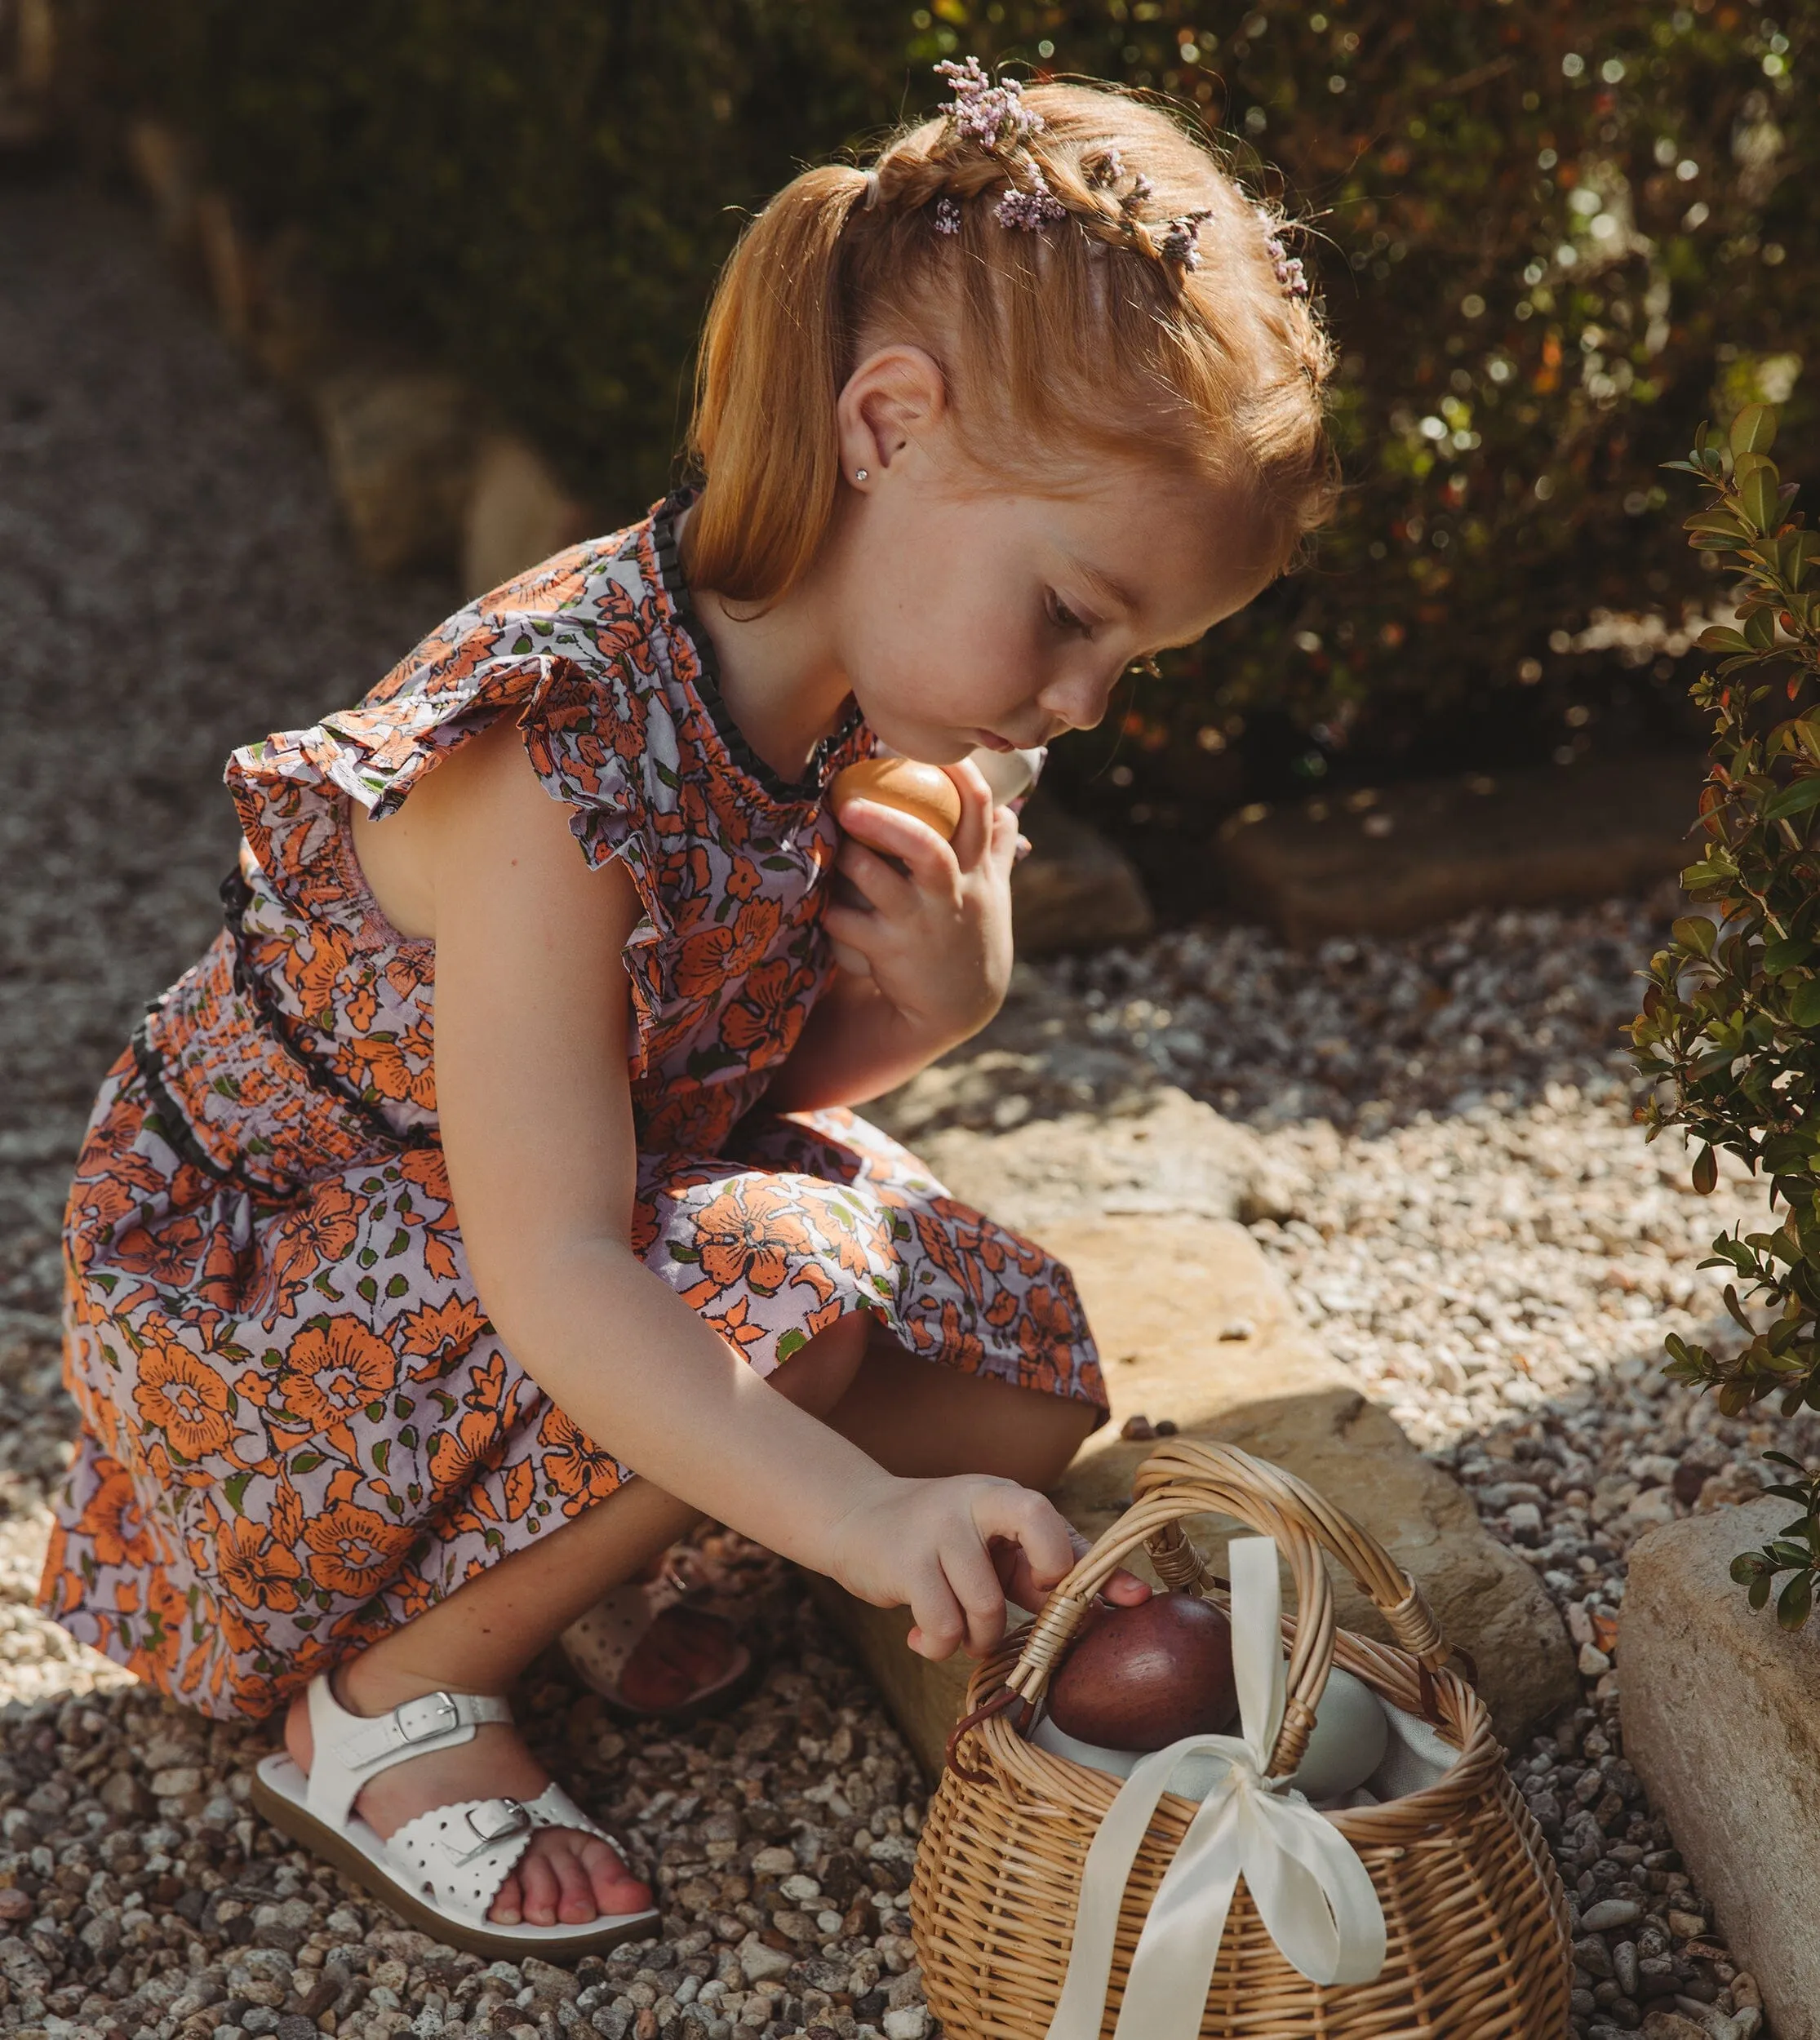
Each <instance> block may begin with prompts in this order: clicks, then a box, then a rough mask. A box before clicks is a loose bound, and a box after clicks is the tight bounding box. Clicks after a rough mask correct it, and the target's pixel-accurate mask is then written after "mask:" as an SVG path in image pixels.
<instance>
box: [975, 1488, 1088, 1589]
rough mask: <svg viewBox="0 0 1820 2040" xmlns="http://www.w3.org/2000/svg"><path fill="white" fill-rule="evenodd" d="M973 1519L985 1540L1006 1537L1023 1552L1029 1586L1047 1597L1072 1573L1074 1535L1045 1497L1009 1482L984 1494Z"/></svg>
mask: <svg viewBox="0 0 1820 2040" xmlns="http://www.w3.org/2000/svg"><path fill="white" fill-rule="evenodd" d="M974 1521H975V1522H976V1523H979V1527H980V1529H981V1531H982V1532H983V1533H984V1534H985V1535H986V1536H988V1537H1006V1538H1010V1539H1011V1540H1012V1541H1014V1542H1015V1543H1016V1544H1017V1545H1018V1546H1019V1547H1020V1548H1021V1550H1023V1554H1024V1558H1025V1559H1026V1561H1027V1562H1028V1565H1029V1567H1030V1577H1031V1581H1032V1584H1033V1585H1036V1586H1037V1587H1038V1588H1040V1589H1041V1590H1042V1591H1043V1592H1044V1593H1045V1594H1046V1593H1047V1592H1048V1591H1049V1590H1050V1588H1051V1587H1053V1586H1057V1585H1060V1583H1061V1582H1062V1581H1063V1580H1065V1579H1066V1578H1067V1577H1068V1575H1069V1573H1070V1572H1072V1571H1073V1570H1074V1562H1075V1558H1076V1552H1075V1548H1074V1538H1075V1536H1076V1532H1075V1529H1074V1527H1073V1525H1072V1523H1069V1521H1068V1519H1067V1517H1065V1516H1064V1515H1063V1514H1062V1512H1061V1510H1059V1509H1058V1508H1057V1507H1056V1506H1055V1505H1054V1502H1052V1501H1049V1500H1048V1499H1047V1498H1046V1497H1045V1496H1042V1495H1039V1494H1037V1492H1035V1491H1034V1490H1033V1489H1032V1488H1019V1487H1016V1486H1014V1485H1013V1484H1012V1483H1011V1482H1010V1481H1006V1482H1005V1483H1004V1484H1003V1487H1002V1488H987V1489H985V1490H983V1492H982V1493H981V1495H980V1497H979V1501H976V1502H975V1504H974Z"/></svg>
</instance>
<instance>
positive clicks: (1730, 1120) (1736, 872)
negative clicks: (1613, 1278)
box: [1630, 404, 1820, 1628]
mask: <svg viewBox="0 0 1820 2040" xmlns="http://www.w3.org/2000/svg"><path fill="white" fill-rule="evenodd" d="M1775 432H1776V417H1775V413H1774V412H1773V410H1771V409H1770V408H1769V406H1766V405H1760V404H1758V405H1751V406H1749V407H1747V409H1746V410H1742V411H1741V412H1740V413H1739V415H1738V419H1737V420H1736V422H1735V423H1734V424H1733V427H1732V429H1731V434H1730V440H1729V447H1726V448H1723V449H1722V448H1721V447H1720V446H1717V445H1716V444H1714V443H1713V442H1712V441H1711V438H1710V437H1709V435H1708V432H1707V428H1705V427H1704V426H1702V428H1701V429H1700V431H1699V433H1698V436H1697V437H1696V439H1695V441H1694V446H1693V453H1692V455H1691V456H1690V457H1689V459H1686V460H1685V461H1675V462H1672V463H1670V464H1671V466H1672V467H1674V468H1678V469H1680V470H1681V471H1682V472H1686V473H1689V474H1691V475H1693V476H1694V477H1696V479H1697V480H1698V481H1699V482H1700V483H1701V485H1702V489H1703V490H1704V493H1705V498H1706V501H1705V503H1704V505H1703V507H1702V508H1701V509H1699V510H1698V511H1697V512H1696V513H1695V514H1694V515H1693V517H1689V519H1688V520H1687V523H1686V527H1685V528H1686V530H1687V531H1688V533H1689V542H1690V543H1691V544H1692V545H1693V546H1694V547H1695V548H1698V549H1699V550H1700V551H1702V552H1714V553H1717V554H1718V555H1719V556H1720V558H1721V560H1722V561H1725V563H1726V565H1729V567H1730V568H1731V570H1733V572H1734V573H1735V574H1737V575H1738V585H1737V588H1736V590H1735V596H1736V601H1737V604H1738V619H1737V622H1736V623H1735V625H1720V626H1715V627H1714V628H1711V629H1709V630H1707V631H1706V632H1704V633H1703V634H1702V636H1701V638H1700V641H1699V642H1700V648H1701V650H1703V651H1707V652H1711V653H1715V654H1719V655H1720V659H1719V663H1718V665H1717V667H1716V670H1714V671H1712V672H1707V673H1706V674H1704V675H1702V677H1701V678H1700V679H1699V680H1698V681H1696V682H1695V684H1694V686H1693V700H1694V703H1695V704H1696V705H1697V706H1698V707H1700V708H1702V709H1703V710H1705V711H1706V712H1707V713H1708V714H1710V715H1711V717H1712V719H1713V729H1714V735H1713V743H1712V747H1711V754H1710V755H1711V760H1712V769H1711V775H1710V777H1709V778H1708V780H1707V786H1706V789H1705V791H1704V792H1703V793H1702V796H1701V801H1700V824H1701V827H1702V830H1703V832H1704V836H1705V840H1704V843H1703V845H1702V851H1701V855H1700V857H1699V858H1698V861H1697V862H1696V863H1693V864H1692V865H1691V866H1689V868H1688V869H1687V870H1686V871H1684V872H1683V873H1682V875H1681V883H1682V885H1684V886H1685V888H1686V889H1687V891H1688V893H1689V894H1690V895H1691V896H1692V897H1693V899H1695V900H1696V901H1698V902H1700V903H1701V904H1702V908H1703V910H1704V911H1702V912H1699V913H1697V914H1689V915H1688V916H1685V917H1684V918H1683V919H1681V920H1677V921H1676V923H1675V925H1674V929H1673V932H1672V939H1671V942H1669V944H1668V946H1667V947H1666V948H1665V949H1663V950H1662V951H1660V952H1659V953H1658V955H1657V956H1655V957H1654V960H1652V962H1651V964H1650V966H1649V985H1648V989H1647V990H1646V991H1645V995H1644V1000H1643V1010H1642V1012H1641V1013H1640V1015H1639V1016H1638V1018H1637V1019H1636V1021H1635V1022H1633V1023H1632V1025H1631V1030H1630V1031H1631V1041H1632V1044H1633V1046H1634V1049H1635V1057H1636V1066H1637V1068H1638V1069H1639V1071H1640V1072H1641V1073H1642V1075H1644V1076H1645V1077H1646V1078H1647V1079H1649V1080H1650V1081H1651V1082H1652V1083H1653V1084H1654V1098H1652V1100H1651V1102H1650V1104H1649V1107H1648V1109H1647V1112H1646V1119H1647V1122H1648V1124H1649V1137H1650V1138H1652V1139H1654V1138H1655V1136H1656V1135H1657V1134H1658V1133H1660V1132H1662V1130H1663V1129H1665V1128H1667V1127H1670V1126H1678V1127H1681V1128H1683V1129H1685V1131H1686V1133H1688V1135H1689V1136H1690V1137H1691V1138H1693V1140H1694V1141H1695V1142H1698V1143H1700V1147H1699V1152H1698V1155H1697V1156H1696V1157H1695V1160H1694V1162H1693V1187H1694V1188H1695V1189H1696V1190H1697V1191H1700V1192H1701V1193H1702V1195H1705V1194H1707V1193H1709V1192H1711V1191H1712V1190H1713V1188H1714V1187H1715V1186H1716V1184H1717V1182H1718V1180H1719V1155H1720V1153H1725V1154H1728V1155H1733V1156H1734V1157H1736V1158H1737V1159H1738V1160H1739V1161H1741V1162H1742V1163H1743V1164H1744V1165H1745V1166H1746V1167H1747V1169H1750V1170H1751V1173H1753V1174H1760V1175H1766V1176H1767V1177H1768V1178H1769V1191H1770V1206H1771V1208H1772V1210H1773V1211H1779V1212H1781V1213H1782V1219H1781V1222H1780V1223H1779V1224H1778V1225H1777V1226H1775V1227H1774V1229H1773V1230H1772V1231H1765V1232H1753V1233H1748V1234H1742V1235H1740V1233H1739V1232H1738V1231H1733V1232H1730V1233H1728V1234H1725V1235H1721V1236H1720V1238H1719V1239H1717V1240H1715V1241H1714V1242H1713V1253H1712V1257H1711V1259H1709V1260H1707V1261H1706V1262H1702V1266H1705V1267H1724V1268H1728V1269H1729V1270H1730V1271H1732V1273H1733V1275H1735V1277H1736V1278H1737V1279H1736V1280H1735V1281H1733V1282H1732V1283H1729V1284H1727V1286H1726V1289H1725V1307H1726V1309H1727V1310H1729V1312H1730V1314H1731V1315H1732V1317H1733V1319H1734V1320H1735V1321H1736V1323H1737V1324H1738V1327H1739V1328H1740V1329H1741V1331H1742V1333H1744V1335H1745V1337H1744V1343H1743V1344H1742V1346H1741V1347H1740V1349H1739V1350H1738V1351H1737V1352H1736V1353H1735V1354H1733V1355H1729V1356H1725V1357H1722V1356H1720V1355H1716V1354H1715V1353H1713V1352H1712V1351H1711V1350H1709V1349H1708V1348H1707V1347H1706V1346H1700V1345H1698V1344H1694V1343H1692V1342H1689V1341H1686V1340H1684V1339H1681V1338H1679V1337H1671V1338H1669V1340H1668V1341H1667V1352H1668V1356H1669V1365H1668V1368H1667V1373H1668V1375H1669V1377H1670V1378H1671V1380H1674V1381H1682V1382H1686V1383H1688V1384H1690V1385H1692V1386H1696V1387H1700V1388H1710V1389H1711V1390H1714V1391H1715V1392H1716V1395H1717V1396H1718V1399H1719V1405H1720V1408H1721V1409H1722V1410H1724V1411H1725V1412H1726V1414H1727V1415H1728V1416H1737V1415H1738V1414H1739V1413H1740V1412H1742V1411H1745V1410H1747V1409H1749V1408H1751V1407H1752V1406H1753V1405H1755V1404H1757V1403H1760V1402H1761V1401H1763V1400H1765V1399H1766V1398H1768V1397H1770V1396H1775V1397H1778V1399H1779V1400H1780V1405H1781V1408H1782V1413H1783V1415H1784V1416H1792V1415H1793V1414H1794V1412H1796V1410H1798V1409H1800V1408H1802V1407H1804V1406H1805V1407H1806V1408H1810V1409H1817V1410H1820V1119H1817V1118H1816V1115H1815V1112H1814V1104H1815V1091H1816V1084H1817V1080H1820V533H1816V532H1813V531H1810V530H1807V529H1806V528H1805V525H1804V519H1803V518H1802V517H1800V516H1799V515H1797V514H1796V511H1795V508H1794V503H1795V497H1796V486H1795V485H1794V484H1793V483H1785V482H1784V481H1782V477H1781V475H1780V474H1779V472H1778V469H1777V468H1776V466H1775V463H1773V461H1772V460H1771V459H1770V458H1769V449H1770V447H1771V446H1772V445H1773V443H1774V440H1775ZM1772 1457H1777V1458H1778V1459H1779V1460H1780V1459H1781V1456H1780V1455H1772ZM1781 1463H1783V1464H1786V1465H1789V1466H1794V1463H1795V1462H1793V1461H1787V1460H1782V1461H1781ZM1796 1470H1797V1471H1799V1470H1800V1469H1799V1468H1796ZM1769 1492H1770V1493H1772V1494H1775V1495H1781V1496H1783V1497H1786V1498H1787V1499H1789V1500H1791V1501H1797V1502H1799V1503H1800V1506H1801V1508H1802V1510H1803V1511H1804V1514H1803V1517H1802V1519H1801V1520H1800V1522H1798V1523H1794V1524H1791V1526H1790V1528H1789V1529H1788V1530H1787V1531H1786V1532H1784V1533H1783V1536H1782V1538H1780V1539H1778V1540H1777V1541H1774V1542H1773V1543H1772V1544H1771V1545H1769V1546H1766V1547H1765V1550H1763V1551H1762V1552H1761V1553H1756V1554H1747V1556H1745V1557H1743V1558H1741V1559H1739V1560H1738V1563H1737V1564H1736V1565H1735V1566H1734V1567H1733V1577H1734V1578H1735V1579H1737V1580H1738V1581H1739V1582H1740V1583H1741V1584H1744V1585H1748V1586H1749V1588H1750V1593H1751V1605H1752V1606H1753V1607H1755V1608H1761V1607H1763V1606H1764V1605H1765V1602H1766V1601H1767V1599H1768V1597H1769V1592H1770V1589H1771V1586H1772V1585H1773V1580H1774V1577H1775V1576H1776V1574H1777V1573H1778V1572H1788V1571H1792V1572H1793V1573H1794V1577H1793V1578H1792V1579H1791V1581H1789V1582H1788V1584H1787V1585H1786V1586H1785V1587H1784V1588H1783V1590H1782V1594H1781V1595H1780V1597H1779V1599H1778V1603H1777V1616H1778V1621H1781V1622H1782V1623H1783V1624H1784V1625H1785V1626H1787V1627H1789V1628H1799V1627H1800V1625H1801V1624H1802V1623H1803V1622H1804V1621H1806V1620H1807V1618H1808V1615H1809V1611H1810V1609H1811V1608H1812V1605H1813V1592H1814V1581H1815V1576H1816V1575H1817V1574H1820V1478H1817V1479H1804V1480H1803V1481H1801V1482H1800V1483H1794V1484H1789V1485H1785V1486H1781V1487H1777V1488H1771V1489H1770V1490H1769ZM1796 1537H1799V1538H1800V1541H1799V1542H1796V1541H1793V1540H1794V1539H1795V1538H1796Z"/></svg>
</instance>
